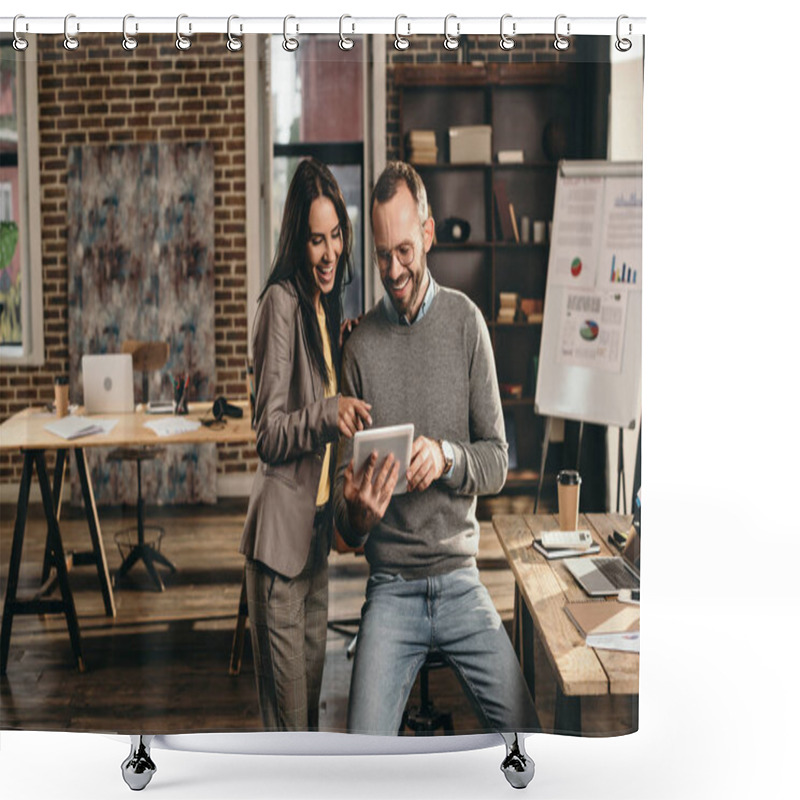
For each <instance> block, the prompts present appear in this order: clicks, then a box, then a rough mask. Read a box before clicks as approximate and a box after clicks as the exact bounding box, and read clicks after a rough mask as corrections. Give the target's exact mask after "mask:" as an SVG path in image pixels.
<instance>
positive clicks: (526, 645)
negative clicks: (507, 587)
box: [513, 586, 536, 702]
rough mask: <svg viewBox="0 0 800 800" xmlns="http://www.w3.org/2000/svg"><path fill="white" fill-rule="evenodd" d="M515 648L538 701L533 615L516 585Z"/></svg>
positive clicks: (529, 685) (523, 671)
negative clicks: (534, 660)
mask: <svg viewBox="0 0 800 800" xmlns="http://www.w3.org/2000/svg"><path fill="white" fill-rule="evenodd" d="M513 633H514V637H515V642H514V649H515V650H516V653H517V658H518V659H519V665H520V667H521V669H522V674H523V676H524V677H525V681H526V683H527V684H528V690H529V691H530V693H531V697H532V698H533V699H534V702H535V701H536V675H535V670H534V665H533V659H534V652H533V651H534V637H535V632H534V628H533V617H531V613H530V611H528V607H527V606H526V605H525V600H524V599H523V597H522V595H521V594H520V591H519V587H517V586H515V587H514V628H513Z"/></svg>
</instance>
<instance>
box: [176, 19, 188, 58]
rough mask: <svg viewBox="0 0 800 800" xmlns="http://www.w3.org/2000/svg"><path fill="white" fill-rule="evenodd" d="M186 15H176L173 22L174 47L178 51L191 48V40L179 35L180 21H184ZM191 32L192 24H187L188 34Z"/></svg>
mask: <svg viewBox="0 0 800 800" xmlns="http://www.w3.org/2000/svg"><path fill="white" fill-rule="evenodd" d="M188 16H189V15H188V14H178V18H177V19H176V20H175V47H177V48H178V50H188V49H189V48H190V47H191V46H192V40H191V39H189V38H188V37H186V36H184V35H183V34H182V33H181V20H182V19H186V18H187V17H188ZM191 32H192V23H191V22H190V23H189V33H191Z"/></svg>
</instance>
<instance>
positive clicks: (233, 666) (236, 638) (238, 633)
mask: <svg viewBox="0 0 800 800" xmlns="http://www.w3.org/2000/svg"><path fill="white" fill-rule="evenodd" d="M246 569H247V568H246V567H245V574H246ZM246 629H247V580H246V578H245V576H244V575H243V576H242V591H241V592H240V593H239V615H238V616H237V618H236V630H235V631H234V634H233V644H232V645H231V663H230V667H229V668H228V674H229V675H238V674H239V671H240V670H241V668H242V653H243V652H244V634H245V630H246Z"/></svg>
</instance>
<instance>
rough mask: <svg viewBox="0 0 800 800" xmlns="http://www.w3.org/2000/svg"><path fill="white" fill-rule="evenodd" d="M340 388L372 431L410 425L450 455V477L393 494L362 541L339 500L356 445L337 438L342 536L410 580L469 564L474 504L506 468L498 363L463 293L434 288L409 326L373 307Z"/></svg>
mask: <svg viewBox="0 0 800 800" xmlns="http://www.w3.org/2000/svg"><path fill="white" fill-rule="evenodd" d="M341 388H342V394H344V395H353V396H356V397H360V398H363V399H364V400H366V401H367V402H368V403H371V404H372V410H371V412H370V413H371V415H372V420H373V427H381V426H384V425H399V424H402V423H406V422H413V423H414V437H415V438H416V437H417V436H427V437H429V438H431V439H446V440H447V441H449V442H450V443H451V444H452V445H453V450H454V451H455V457H454V468H453V473H452V475H451V476H450V477H449V478H447V479H441V480H438V481H434V483H433V484H432V485H431V486H430V487H429V488H428V489H427V490H426V491H424V492H419V491H416V492H413V493H410V494H408V493H407V494H403V495H398V496H395V497H394V498H393V499H392V501H391V502H390V503H389V507H388V509H387V511H386V514H385V515H384V518H383V520H381V522H379V523H378V524H377V525H376V526H375V527H374V528H373V529H372V531H371V532H370V534H369V535H368V536H367V537H365V538H361V537H359V536H358V534H356V533H355V532H354V531H353V530H352V529H351V527H350V524H349V521H348V517H347V504H346V503H345V501H344V497H343V486H344V470H345V468H346V467H347V464H348V463H349V462H350V459H351V458H352V452H353V444H352V439H341V440H340V442H339V453H338V462H337V467H336V479H335V485H334V503H335V510H336V525H337V527H338V529H339V531H340V533H341V534H342V536H343V537H344V539H345V540H346V541H347V542H348V543H349V544H351V545H362V544H363V545H364V548H365V553H366V556H367V560H368V562H369V564H370V569H371V572H373V573H374V572H390V573H399V574H400V575H402V576H403V577H404V578H406V579H409V580H413V579H417V578H422V577H427V576H429V575H437V574H442V573H445V572H450V571H452V570H454V569H458V568H460V567H468V566H474V564H475V556H476V554H477V551H478V535H479V527H478V522H477V519H476V517H475V506H476V502H477V501H476V497H477V495H480V494H496V493H497V492H499V491H500V490H501V489H502V487H503V484H504V483H505V479H506V471H507V468H508V454H507V449H508V448H507V445H506V441H505V432H504V425H503V412H502V407H501V404H500V393H499V390H498V386H497V375H496V372H495V364H494V356H493V353H492V345H491V340H490V338H489V331H488V329H487V327H486V323H485V322H484V319H483V316H482V314H481V312H480V310H479V309H478V308H477V307H476V306H475V304H474V303H473V302H472V301H471V300H470V299H469V298H467V297H466V295H464V294H462V293H461V292H457V291H455V290H452V289H447V288H445V287H437V291H436V294H435V296H434V298H433V300H432V301H431V305H430V308H429V309H428V311H427V313H426V314H425V316H424V317H422V319H418V320H417V321H416V322H415V323H414V324H413V325H410V326H407V325H400V324H397V323H395V322H391V321H390V320H389V318H388V316H387V314H386V311H385V309H384V308H383V303H382V302H379V303H378V304H377V305H376V306H375V307H374V308H373V309H372V310H371V311H370V312H369V313H368V314H366V315H365V317H364V318H363V319H362V320H361V323H360V324H359V326H358V327H357V328H356V329H355V330H354V332H353V333H352V335H351V336H350V339H349V340H348V342H347V344H346V346H345V348H344V356H343V363H342V387H341ZM403 479H404V477H403V476H401V477H400V480H403Z"/></svg>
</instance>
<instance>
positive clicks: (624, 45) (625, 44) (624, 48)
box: [614, 14, 633, 53]
mask: <svg viewBox="0 0 800 800" xmlns="http://www.w3.org/2000/svg"><path fill="white" fill-rule="evenodd" d="M624 19H628V17H627V16H625V14H621V15H620V16H618V17H617V41H616V42H614V47H616V48H617V50H619V51H620V53H627V52H628V50H630V49H631V47H633V42H631V40H630V39H623V38H622V37H621V36H620V35H619V30H620V23H621V22H622V20H624ZM632 31H633V28H632V27H631V24H630V22H629V23H628V36H630V35H631V33H632Z"/></svg>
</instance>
